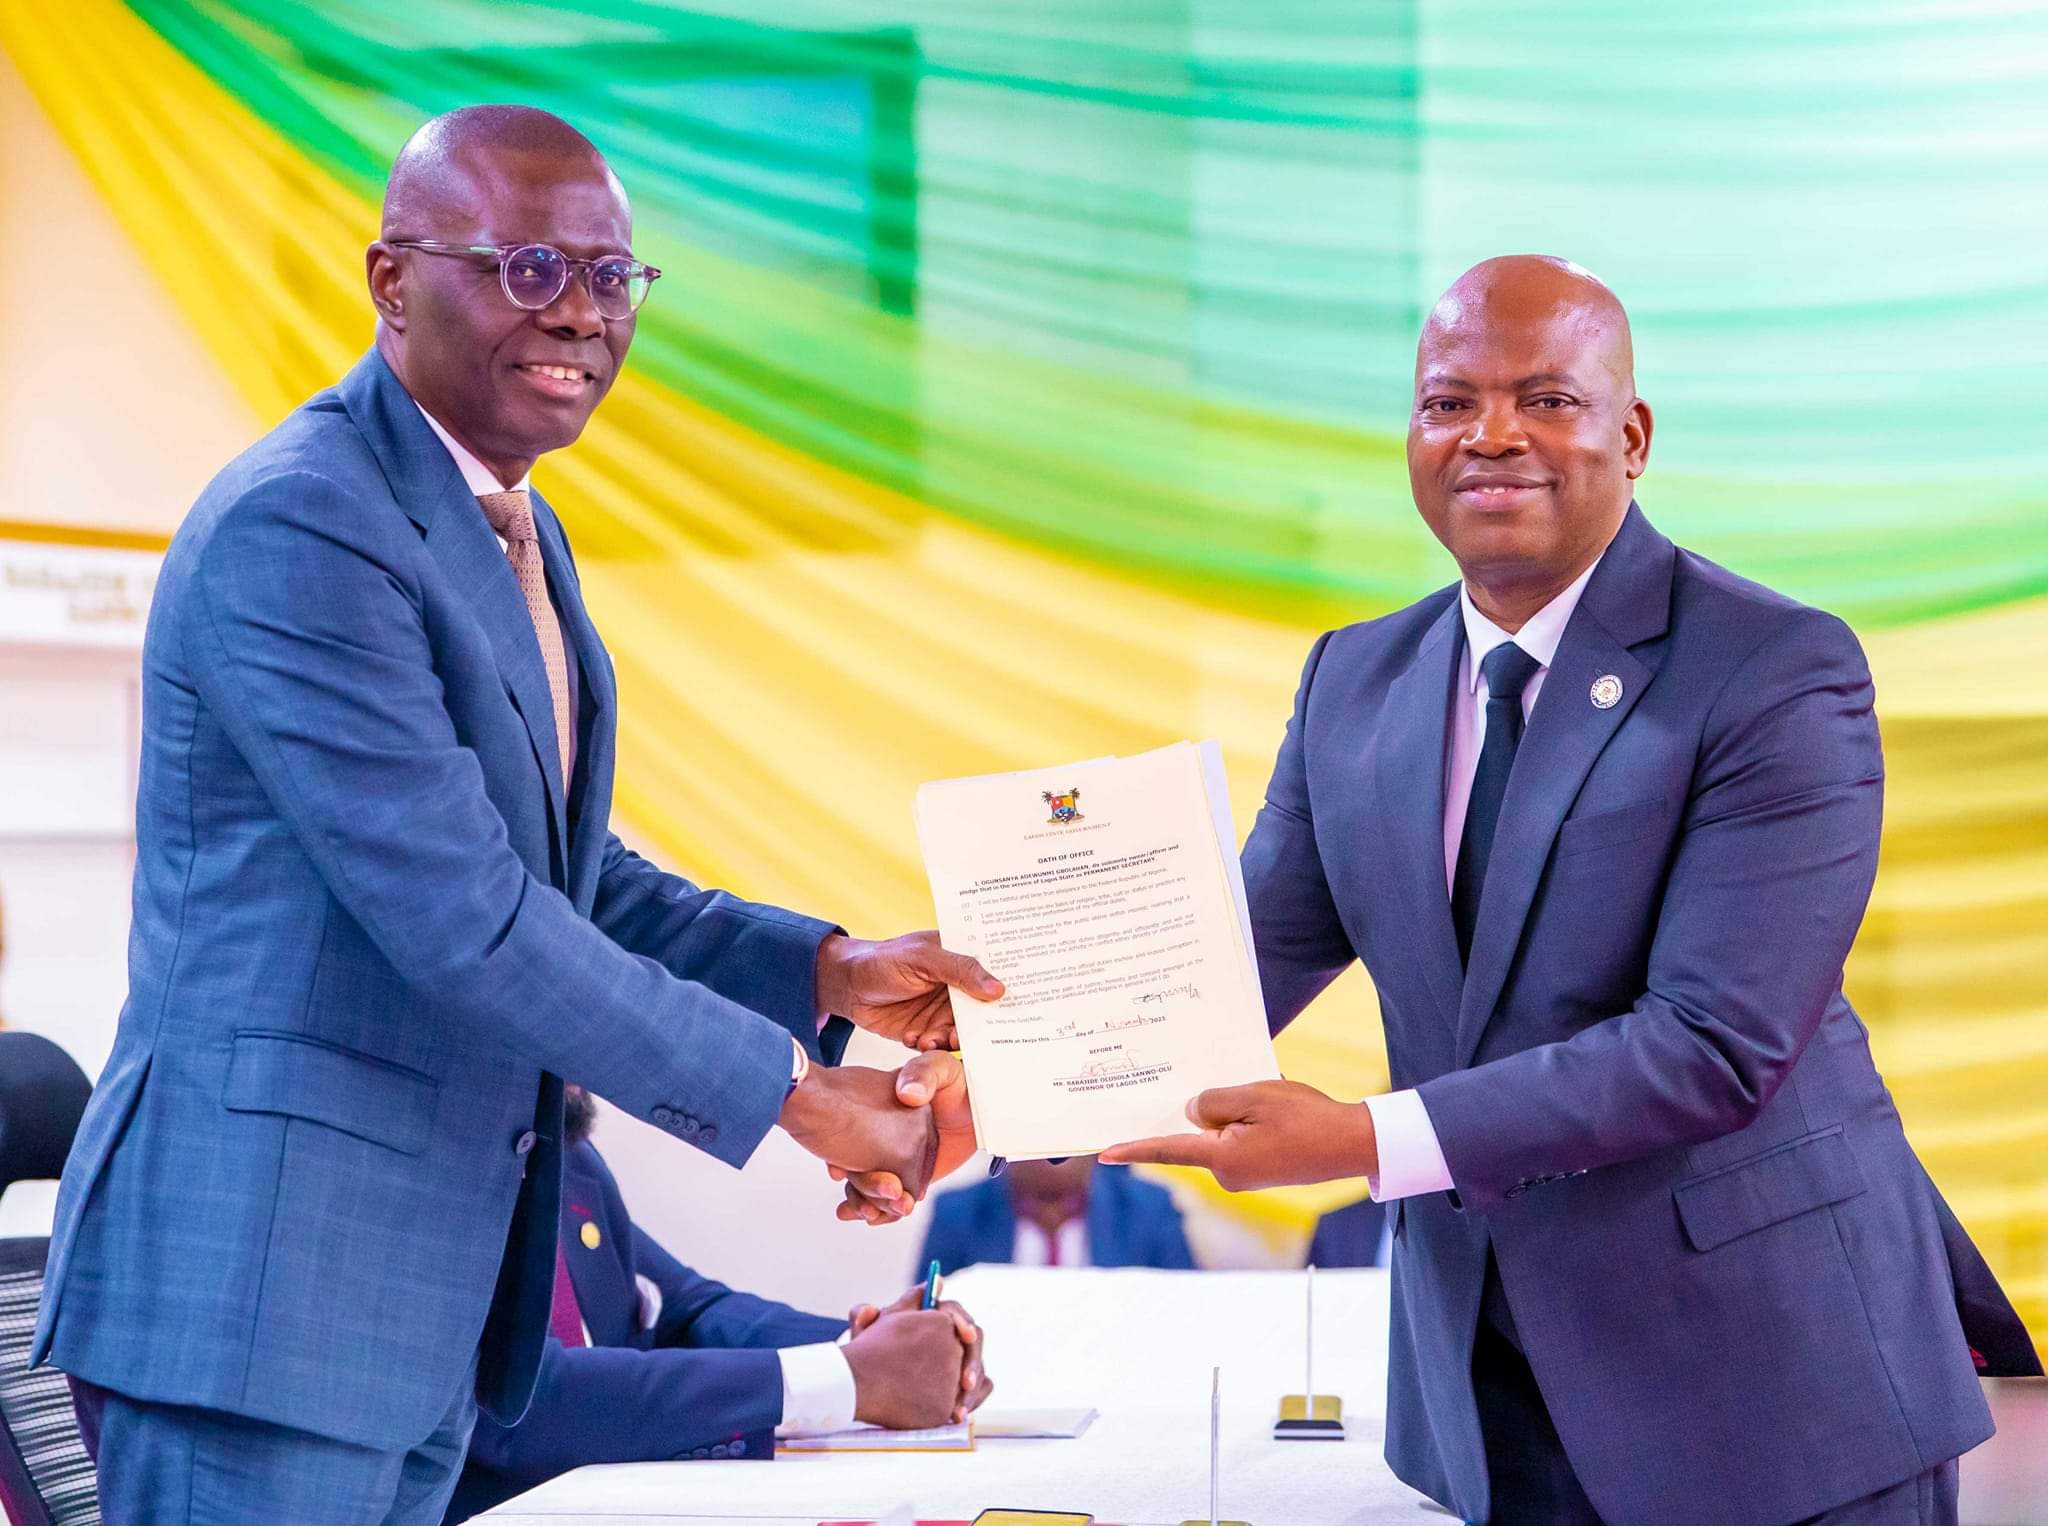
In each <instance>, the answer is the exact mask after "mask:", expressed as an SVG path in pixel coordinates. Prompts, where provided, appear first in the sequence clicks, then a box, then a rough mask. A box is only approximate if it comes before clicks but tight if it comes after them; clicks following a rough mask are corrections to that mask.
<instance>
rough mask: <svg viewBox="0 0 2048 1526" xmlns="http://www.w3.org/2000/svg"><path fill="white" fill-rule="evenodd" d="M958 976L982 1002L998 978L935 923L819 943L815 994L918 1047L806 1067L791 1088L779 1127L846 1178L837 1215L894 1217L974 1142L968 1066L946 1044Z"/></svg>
mask: <svg viewBox="0 0 2048 1526" xmlns="http://www.w3.org/2000/svg"><path fill="white" fill-rule="evenodd" d="M949 986H957V987H959V988H960V989H961V990H963V991H965V992H966V993H967V994H968V995H970V996H973V997H975V998H976V999H977V1000H981V1001H993V1000H994V999H995V998H996V997H998V996H1001V995H1002V994H1003V987H1002V983H1001V982H1000V981H998V980H997V979H996V978H995V977H994V976H992V975H990V974H989V972H988V971H987V970H985V969H983V968H982V967H981V965H980V964H979V963H977V962H976V961H975V960H973V959H970V958H968V957H966V956H965V955H963V954H955V953H952V952H950V951H949V950H947V949H945V948H942V947H941V946H940V944H939V940H938V934H936V933H931V932H921V933H909V934H906V935H905V936H903V937H900V938H892V939H890V940H889V941H887V942H885V943H869V942H864V941H862V940H859V939H854V938H848V937H845V936H843V935H839V934H834V935H833V936H831V937H828V938H827V939H826V940H825V941H824V943H823V944H821V945H820V946H819V949H818V1004H819V1006H820V1008H821V1009H822V1010H824V1011H827V1012H832V1013H836V1014H839V1015H841V1016H844V1017H845V1018H847V1019H848V1020H849V1021H851V1022H853V1023H855V1024H856V1025H858V1026H859V1027H862V1028H865V1029H867V1030H868V1031H869V1032H871V1033H877V1034H880V1035H881V1036H882V1037H884V1038H889V1039H893V1040H895V1041H896V1042H898V1043H900V1044H902V1045H904V1046H905V1047H906V1048H909V1049H915V1050H917V1051H919V1053H918V1054H917V1055H916V1056H915V1057H914V1058H913V1059H911V1060H910V1061H909V1062H908V1063H907V1064H905V1065H904V1066H902V1067H901V1068H900V1069H898V1070H895V1071H885V1070H873V1069H869V1068H867V1067H864V1066H853V1065H845V1066H838V1067H835V1068H832V1069H826V1068H823V1067H814V1068H813V1069H812V1070H811V1071H810V1072H809V1073H808V1074H807V1075H805V1077H804V1078H803V1080H802V1081H800V1082H799V1083H798V1084H797V1085H796V1086H795V1087H794V1088H793V1089H792V1090H791V1092H790V1094H789V1097H788V1100H787V1101H785V1102H784V1103H783V1107H782V1115H781V1117H780V1119H779V1120H778V1121H779V1122H780V1124H781V1126H782V1129H783V1131H784V1132H785V1133H787V1134H788V1135H789V1136H790V1137H791V1138H792V1139H794V1140H795V1141H796V1142H797V1143H798V1144H800V1145H802V1146H803V1147H804V1149H806V1150H808V1151H809V1152H810V1153H811V1154H813V1155H815V1156H817V1157H818V1158H819V1159H820V1160H822V1161H824V1162H825V1164H826V1166H827V1167H828V1169H829V1170H830V1171H831V1174H832V1176H833V1179H834V1180H836V1181H843V1182H846V1183H847V1194H846V1195H847V1201H846V1202H844V1203H842V1204H841V1205H840V1207H839V1210H838V1213H839V1217H840V1218H842V1219H846V1220H853V1219H862V1220H864V1221H866V1222H867V1223H870V1224H881V1223H887V1222H889V1221H891V1220H893V1219H899V1218H902V1217H903V1216H904V1215H905V1214H907V1213H909V1212H910V1210H911V1208H912V1207H913V1206H914V1205H915V1204H916V1203H917V1202H918V1200H919V1199H921V1198H923V1196H924V1195H925V1193H926V1192H927V1191H928V1190H929V1189H930V1187H931V1184H932V1183H933V1182H935V1181H937V1180H938V1179H939V1178H940V1177H942V1176H945V1175H946V1174H947V1173H948V1172H950V1171H953V1170H956V1169H957V1168H958V1167H959V1166H960V1165H961V1163H962V1162H964V1161H965V1160H966V1159H967V1158H968V1157H969V1156H970V1155H972V1154H973V1153H974V1149H975V1141H974V1117H973V1114H972V1113H971V1112H970V1111H969V1108H968V1105H967V1084H966V1076H965V1073H964V1072H963V1071H962V1069H961V1067H960V1062H959V1060H957V1059H956V1058H955V1057H954V1056H953V1054H952V1053H951V1050H952V1049H953V1047H954V1044H955V1042H956V1037H955V1034H954V1031H953V1008H952V998H951V997H950V996H949V994H948V990H947V988H948V987H949Z"/></svg>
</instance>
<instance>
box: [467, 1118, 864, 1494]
mask: <svg viewBox="0 0 2048 1526" xmlns="http://www.w3.org/2000/svg"><path fill="white" fill-rule="evenodd" d="M562 1210H563V1211H562V1233H561V1246H562V1255H563V1257H564V1259H565V1260H566V1261H567V1262H568V1265H569V1280H570V1282H571V1283H572V1284H573V1285H574V1286H575V1289H576V1303H577V1306H578V1307H579V1308H580V1309H581V1310H582V1313H583V1323H584V1326H585V1328H586V1329H588V1330H589V1332H590V1339H591V1344H590V1345H588V1346H576V1347H565V1346H563V1345H562V1343H561V1342H560V1341H558V1340H556V1339H555V1338H554V1337H552V1336H550V1337H549V1338H548V1342H547V1346H546V1348H545V1349H544V1350H543V1352H542V1354H541V1362H540V1381H539V1383H538V1384H537V1385H536V1387H535V1389H534V1395H533V1406H532V1408H530V1409H528V1410H527V1412H526V1418H525V1419H523V1420H521V1421H520V1422H519V1423H518V1424H517V1425H514V1426H504V1425H499V1424H498V1423H496V1422H495V1421H493V1420H490V1419H479V1420H478V1421H477V1426H476V1432H475V1434H474V1435H473V1436H471V1438H470V1443H469V1459H468V1461H467V1462H466V1463H465V1465H464V1467H463V1470H462V1478H461V1481H460V1482H459V1483H458V1484H457V1486H456V1490H455V1497H454V1499H453V1500H452V1501H451V1502H450V1503H449V1507H448V1519H449V1520H450V1521H463V1520H467V1519H469V1517H470V1516H472V1515H475V1514H477V1513H478V1512H480V1511H484V1510H488V1509H490V1508H491V1507H492V1506H493V1505H496V1504H498V1503H500V1502H501V1501H503V1500H507V1499H510V1498H511V1497H512V1496H513V1495H515V1494H518V1493H520V1492H521V1491H523V1490H526V1489H531V1488H533V1487H534V1486H535V1485H536V1484H540V1483H544V1482H545V1481H546V1480H548V1479H550V1478H553V1477H554V1476H555V1475H556V1474H558V1473H566V1472H568V1471H569V1470H570V1469H571V1468H580V1467H582V1466H584V1465H585V1464H586V1463H594V1462H660V1461H665V1460H669V1459H675V1458H702V1457H750V1458H751V1457H758V1458H761V1459H763V1460H766V1459H768V1458H772V1457H773V1456H774V1455H775V1427H776V1426H777V1425H778V1424H779V1423H780V1422H781V1420H782V1366H781V1363H780V1361H779V1360H778V1359H777V1357H776V1355H775V1348H777V1347H780V1346H803V1345H809V1344H811V1343H813V1342H816V1341H830V1340H836V1339H838V1337H839V1336H840V1334H841V1333H842V1332H843V1331H844V1330H845V1329H846V1322H845V1321H844V1320H838V1319H823V1318H820V1317H819V1316H817V1315H815V1314H804V1313H800V1312H799V1311H797V1310H795V1309H792V1308H790V1307H789V1306H788V1305H787V1304H780V1303H772V1302H770V1301H769V1300H767V1299H765V1298H756V1297H754V1296H753V1295H752V1294H750V1293H736V1292H734V1291H733V1290H732V1289H731V1288H728V1287H726V1286H725V1285H724V1284H723V1283H719V1282H714V1281H712V1280H711V1279H710V1278H709V1277H700V1276H699V1275H698V1274H697V1273H695V1272H693V1271H691V1270H690V1268H688V1267H687V1266H684V1265H683V1264H682V1263H681V1262H680V1261H678V1260H676V1258H675V1257H673V1256H671V1255H670V1254H669V1253H668V1252H667V1251H665V1250H663V1249H662V1248H661V1246H659V1245H657V1244H656V1243H655V1242H654V1241H653V1240H652V1239H650V1238H649V1237H648V1236H647V1235H646V1234H645V1233H644V1232H643V1231H642V1230H640V1229H639V1228H638V1227H637V1226H636V1225H635V1224H634V1223H633V1220H632V1218H631V1216H630V1215H628V1213H627V1212H626V1204H625V1200H624V1199H623V1198H621V1197H620V1196H619V1187H618V1183H617V1182H615V1181H613V1180H612V1174H611V1172H610V1171H609V1170H608V1169H607V1168H606V1166H605V1163H604V1159H603V1157H602V1156H600V1155H599V1154H598V1153H597V1150H596V1148H595V1147H594V1146H592V1145H591V1144H589V1143H588V1142H587V1141H586V1142H584V1143H580V1144H574V1145H571V1146H570V1147H569V1149H568V1151H567V1153H566V1154H565V1155H564V1156H563V1160H562ZM586 1225H592V1226H595V1229H596V1233H597V1241H598V1243H597V1244H596V1245H595V1246H593V1245H591V1244H590V1243H589V1242H588V1240H587V1239H586V1238H585V1228H584V1226H586ZM636 1276H639V1277H645V1278H647V1279H648V1280H649V1281H651V1282H652V1283H653V1284H654V1285H655V1286H656V1287H657V1288H659V1289H660V1290H661V1313H660V1317H659V1318H658V1319H657V1320H656V1322H655V1324H654V1326H653V1328H651V1329H647V1328H643V1327H642V1324H641V1312H640V1296H639V1291H638V1288H637V1286H636V1285H635V1282H634V1278H635V1277H636Z"/></svg>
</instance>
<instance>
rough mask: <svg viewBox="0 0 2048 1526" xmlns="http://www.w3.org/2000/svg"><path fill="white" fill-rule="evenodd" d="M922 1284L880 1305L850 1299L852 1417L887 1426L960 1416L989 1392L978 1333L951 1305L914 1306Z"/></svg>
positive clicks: (848, 1354)
mask: <svg viewBox="0 0 2048 1526" xmlns="http://www.w3.org/2000/svg"><path fill="white" fill-rule="evenodd" d="M923 1301H924V1288H923V1286H922V1285H920V1286H917V1287H913V1288H911V1289H910V1290H909V1291H907V1292H906V1293H904V1294H903V1295H902V1296H901V1297H900V1298H898V1299H897V1300H896V1301H895V1302H894V1303H891V1304H888V1305H886V1306H884V1307H882V1308H877V1307H875V1305H873V1304H865V1303H864V1304H859V1305H856V1306H855V1308H854V1310H853V1312H852V1313H851V1314H850V1315H848V1317H847V1330H848V1332H849V1339H848V1340H847V1342H846V1344H845V1346H844V1348H843V1349H844V1351H845V1353H846V1362H847V1365H848V1366H849V1367H851V1368H852V1369H853V1383H854V1392H855V1409H854V1418H855V1419H856V1420H862V1421H865V1422H867V1423H868V1424H870V1425H881V1426H887V1427H890V1428H891V1429H895V1430H904V1429H922V1428H924V1427H927V1426H934V1425H944V1424H946V1423H947V1422H949V1421H952V1422H958V1421H961V1420H965V1419H966V1418H967V1417H968V1416H969V1415H970V1414H972V1413H973V1412H974V1411H975V1410H977V1409H979V1408H980V1407H981V1404H982V1402H983V1401H984V1400H985V1399H987V1398H988V1396H989V1395H990V1394H991V1393H992V1392H994V1391H995V1384H994V1383H993V1382H992V1381H991V1380H990V1378H989V1376H988V1369H987V1365H986V1362H985V1360H984V1349H985V1345H986V1342H985V1339H984V1337H983V1335H982V1331H981V1326H979V1325H977V1324H976V1323H975V1322H974V1320H973V1319H972V1317H970V1316H969V1314H968V1313H967V1311H966V1310H965V1309H963V1308H962V1307H961V1306H960V1305H959V1304H957V1303H955V1302H953V1301H952V1300H951V1299H947V1300H945V1301H944V1302H942V1303H940V1304H939V1305H938V1306H937V1307H936V1308H931V1309H926V1308H923V1307H921V1305H922V1303H923Z"/></svg>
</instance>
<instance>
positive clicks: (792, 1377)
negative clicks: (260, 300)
mask: <svg viewBox="0 0 2048 1526" xmlns="http://www.w3.org/2000/svg"><path fill="white" fill-rule="evenodd" d="M413 407H415V408H420V405H419V402H418V400H417V399H415V400H414V402H413ZM420 417H421V418H423V419H425V420H426V421H427V427H428V428H429V429H431V430H433V431H434V435H435V437H436V438H437V439H439V440H440V442H441V443H442V444H443V445H445V446H447V447H448V454H449V455H450V456H452V457H454V458H455V466H456V469H457V470H458V471H460V472H461V473H462V480H463V482H464V483H465V484H466V485H467V486H468V488H469V490H470V492H472V493H474V494H476V495H477V496H478V497H479V498H481V497H482V496H483V495H484V494H485V493H510V492H524V491H527V490H529V485H530V483H531V482H532V478H533V474H532V473H531V472H528V473H526V474H525V475H524V476H522V477H520V479H519V480H518V481H517V482H515V483H513V484H512V486H511V487H509V488H508V487H507V486H505V484H504V483H502V482H500V481H499V480H498V474H497V473H496V472H494V471H492V470H491V469H490V468H489V467H488V466H485V465H484V464H483V462H481V461H479V460H478V459H477V458H476V456H475V455H474V454H473V453H472V452H471V451H470V450H469V449H468V448H467V447H465V446H464V445H463V443H462V442H461V441H460V440H458V439H456V438H455V436H454V435H452V434H450V433H449V432H448V431H447V430H445V429H443V428H442V427H441V421H440V420H439V419H437V418H435V417H434V416H433V415H432V414H431V413H429V412H427V410H426V409H424V408H420ZM478 512H479V513H481V512H482V511H481V510H479V511H478ZM497 540H498V549H499V550H500V551H503V550H504V549H505V537H504V536H502V535H500V536H498V537H497ZM560 618H561V617H560V616H559V615H557V616H556V619H557V620H559V619H560ZM568 642H569V633H568V632H567V631H566V630H565V631H563V632H562V644H563V645H564V646H566V645H568ZM572 756H573V754H572ZM828 1015H829V1014H828ZM824 1024H825V1017H823V1016H821V1017H820V1018H819V1019H818V1025H819V1027H821V1028H822V1027H823V1026H824ZM637 1280H638V1282H639V1286H640V1318H641V1325H642V1328H643V1329H648V1330H652V1329H653V1328H654V1323H655V1321H656V1320H657V1319H659V1318H660V1317H661V1291H660V1289H658V1288H656V1287H655V1286H654V1284H653V1283H651V1282H649V1281H648V1280H647V1279H646V1278H645V1277H642V1278H639V1279H637ZM650 1294H651V1295H652V1299H651V1301H650V1298H649V1295H650ZM583 1338H584V1340H585V1341H588V1340H589V1339H590V1334H589V1331H588V1329H587V1328H586V1329H585V1331H584V1336H583ZM776 1356H777V1357H779V1358H780V1359H781V1362H782V1423H781V1424H780V1425H778V1426H776V1427H775V1434H776V1435H778V1436H803V1435H812V1434H816V1433H819V1432H823V1431H843V1430H845V1429H846V1428H847V1427H848V1426H849V1425H852V1424H853V1412H854V1409H855V1407H856V1404H857V1399H856V1396H855V1394H854V1387H853V1369H852V1368H851V1367H850V1366H848V1365H847V1361H846V1353H845V1352H843V1351H841V1350H840V1349H839V1347H838V1345H837V1344H836V1343H834V1342H832V1341H821V1342H819V1343H818V1344H816V1345H813V1346H789V1347H785V1348H784V1349H783V1350H781V1351H778V1352H776Z"/></svg>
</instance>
